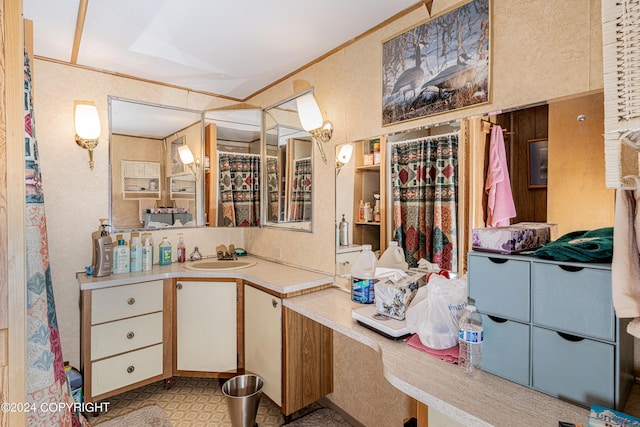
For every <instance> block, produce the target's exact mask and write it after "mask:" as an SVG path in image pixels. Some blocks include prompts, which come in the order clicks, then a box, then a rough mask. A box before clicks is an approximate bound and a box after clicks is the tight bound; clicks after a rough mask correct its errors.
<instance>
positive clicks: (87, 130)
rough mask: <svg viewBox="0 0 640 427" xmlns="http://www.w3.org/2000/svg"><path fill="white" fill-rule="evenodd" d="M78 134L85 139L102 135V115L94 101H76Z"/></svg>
mask: <svg viewBox="0 0 640 427" xmlns="http://www.w3.org/2000/svg"><path fill="white" fill-rule="evenodd" d="M75 126H76V135H78V137H79V138H80V139H84V140H96V139H98V138H99V137H100V117H99V116H98V109H97V108H96V106H95V104H94V103H93V102H88V101H76V106H75Z"/></svg>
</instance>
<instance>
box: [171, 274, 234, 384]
mask: <svg viewBox="0 0 640 427" xmlns="http://www.w3.org/2000/svg"><path fill="white" fill-rule="evenodd" d="M174 295H175V315H174V358H173V359H174V360H173V363H174V367H173V368H174V369H173V370H174V374H175V375H178V376H200V377H213V378H217V377H221V378H224V377H231V376H233V374H235V373H236V372H237V371H238V360H239V352H238V310H237V305H238V300H239V298H238V285H237V282H236V281H235V279H218V280H216V279H207V280H188V279H179V280H177V281H176V284H175V294H174Z"/></svg>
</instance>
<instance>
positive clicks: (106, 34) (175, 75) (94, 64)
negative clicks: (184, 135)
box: [23, 0, 431, 101]
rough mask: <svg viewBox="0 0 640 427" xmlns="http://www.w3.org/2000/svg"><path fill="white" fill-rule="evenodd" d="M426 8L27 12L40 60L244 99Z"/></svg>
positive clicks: (93, 4)
mask: <svg viewBox="0 0 640 427" xmlns="http://www.w3.org/2000/svg"><path fill="white" fill-rule="evenodd" d="M423 3H425V2H423V1H417V0H323V1H322V2H315V3H311V2H308V1H301V0H271V1H265V0H209V1H207V0H181V1H176V0H174V1H171V0H135V1H133V0H65V1H51V0H23V9H24V11H23V12H24V17H25V18H26V19H30V20H32V21H33V23H34V53H35V55H37V56H39V57H45V58H51V59H54V60H57V61H62V62H66V63H72V64H78V65H82V66H86V67H91V68H95V69H99V70H104V71H109V72H114V73H119V74H124V75H129V76H134V77H137V78H142V79H146V80H150V81H155V82H161V83H166V84H170V85H174V86H178V87H182V88H186V89H191V90H195V91H200V92H205V93H210V94H215V95H218V96H223V97H228V98H230V99H234V100H239V101H242V100H245V99H246V98H248V97H250V96H252V95H253V94H255V93H257V92H259V91H261V90H262V89H264V88H266V87H268V86H270V85H271V84H273V83H274V82H277V81H279V80H280V79H282V78H283V77H285V76H287V75H289V74H291V73H292V72H295V71H296V70H298V69H300V68H302V67H304V66H305V65H307V64H309V63H311V62H313V61H314V60H315V59H317V58H319V57H322V56H323V55H325V54H327V53H328V52H331V51H332V50H333V49H335V48H337V47H339V46H341V45H343V44H345V43H347V42H349V41H350V40H352V39H354V38H355V37H357V36H359V35H361V34H363V33H365V32H367V31H368V30H370V29H371V28H373V27H375V26H377V25H378V24H380V23H382V22H384V21H386V20H387V19H389V18H390V17H392V16H394V15H396V14H398V13H400V12H403V11H405V10H406V9H408V8H411V7H412V6H415V5H416V4H423ZM426 3H428V4H429V6H430V3H431V2H426ZM84 10H86V14H83V11H84ZM83 16H84V17H85V18H84V22H83V19H82V17H83ZM76 27H78V31H76ZM74 38H75V39H76V45H77V46H78V47H77V48H74ZM78 42H79V43H78Z"/></svg>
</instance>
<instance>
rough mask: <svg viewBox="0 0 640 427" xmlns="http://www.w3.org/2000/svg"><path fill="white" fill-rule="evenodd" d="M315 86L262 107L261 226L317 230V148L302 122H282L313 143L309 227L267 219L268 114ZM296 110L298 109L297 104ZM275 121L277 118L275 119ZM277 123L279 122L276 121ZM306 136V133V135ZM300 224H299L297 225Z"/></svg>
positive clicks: (300, 222) (293, 229)
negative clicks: (293, 123) (296, 124)
mask: <svg viewBox="0 0 640 427" xmlns="http://www.w3.org/2000/svg"><path fill="white" fill-rule="evenodd" d="M313 90H314V88H313V87H311V88H309V89H306V90H304V91H302V92H299V93H296V94H294V95H292V96H290V97H288V98H285V99H283V100H281V101H278V102H276V103H275V104H272V105H270V106H268V107H265V108H263V109H262V124H261V126H262V149H261V153H260V154H261V165H260V167H261V168H262V172H261V179H262V184H261V186H260V187H261V188H260V191H261V194H260V203H261V205H262V206H261V208H260V216H261V219H260V226H261V227H265V228H276V229H279V230H291V231H299V232H304V233H313V232H314V230H315V198H316V193H317V191H316V187H317V185H316V183H315V180H316V179H315V178H316V177H317V174H316V173H315V148H314V146H313V137H312V135H311V134H310V133H308V132H306V131H305V130H304V129H303V128H302V125H301V124H300V125H299V126H300V127H299V128H296V127H294V126H292V125H289V124H282V125H283V126H286V127H287V128H290V129H300V131H301V132H305V133H306V134H307V135H309V137H310V138H311V140H310V144H311V164H312V172H311V174H312V177H313V178H312V186H311V219H310V220H309V221H308V223H309V227H308V228H307V227H304V228H303V227H300V226H299V225H301V224H306V223H307V221H284V220H283V221H279V222H273V221H268V220H267V208H268V205H269V199H268V181H267V130H268V129H267V115H268V114H269V110H271V109H276V108H278V107H280V106H282V105H284V104H287V103H289V102H292V101H295V100H296V99H297V98H299V97H301V96H303V95H306V94H308V93H313ZM296 111H297V106H296ZM274 121H275V120H274ZM276 123H277V122H276ZM298 123H299V119H298ZM305 136H306V135H305ZM296 225H298V226H296Z"/></svg>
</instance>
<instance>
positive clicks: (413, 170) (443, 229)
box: [391, 133, 458, 271]
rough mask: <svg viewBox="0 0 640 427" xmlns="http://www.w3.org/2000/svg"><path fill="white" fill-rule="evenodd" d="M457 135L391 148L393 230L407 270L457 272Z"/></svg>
mask: <svg viewBox="0 0 640 427" xmlns="http://www.w3.org/2000/svg"><path fill="white" fill-rule="evenodd" d="M457 173H458V134H457V133H455V134H447V135H443V136H435V137H425V138H421V139H419V140H414V141H410V142H406V143H398V144H396V145H394V146H393V147H392V153H391V175H392V193H393V230H394V235H395V237H396V240H397V241H398V244H399V245H400V246H401V247H402V248H404V251H405V257H406V260H407V263H408V264H409V267H416V266H417V265H418V261H419V260H420V259H421V258H424V259H426V260H427V261H429V262H433V263H437V264H438V265H439V266H440V268H442V269H445V270H452V271H456V270H457V252H458V248H457Z"/></svg>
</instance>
